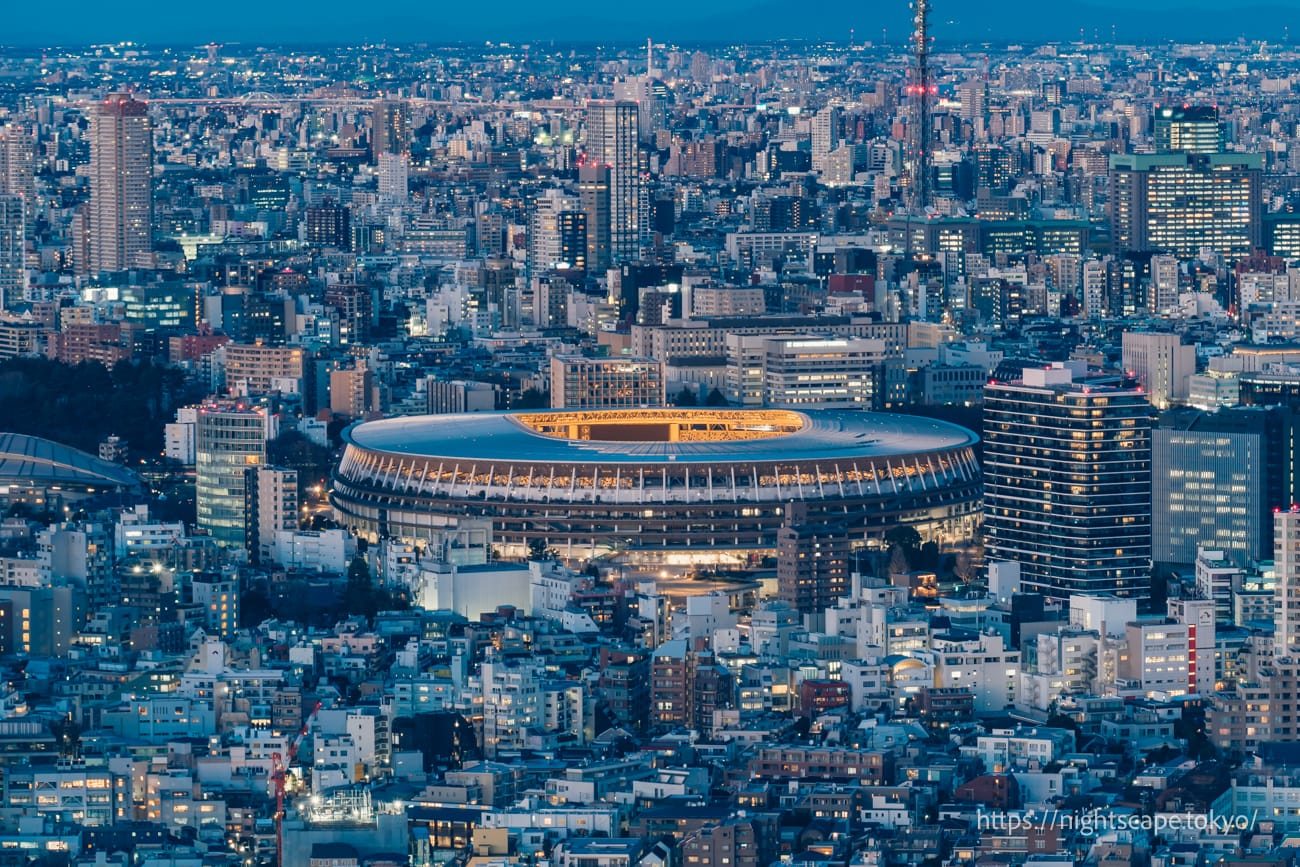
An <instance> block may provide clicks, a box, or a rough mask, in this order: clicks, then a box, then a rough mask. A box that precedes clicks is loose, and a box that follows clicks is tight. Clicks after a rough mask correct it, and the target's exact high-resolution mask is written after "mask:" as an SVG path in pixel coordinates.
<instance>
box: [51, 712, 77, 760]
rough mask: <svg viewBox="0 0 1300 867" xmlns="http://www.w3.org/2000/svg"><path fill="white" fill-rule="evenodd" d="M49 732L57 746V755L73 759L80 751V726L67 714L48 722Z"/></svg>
mask: <svg viewBox="0 0 1300 867" xmlns="http://www.w3.org/2000/svg"><path fill="white" fill-rule="evenodd" d="M50 733H51V734H52V735H54V741H55V743H56V744H58V747H59V756H60V757H62V758H65V759H75V758H77V756H78V754H79V753H80V752H81V726H80V725H78V724H77V721H76V720H74V719H73V718H72V714H68V715H67V716H65V717H63V718H62V719H56V720H54V721H53V722H51V723H50Z"/></svg>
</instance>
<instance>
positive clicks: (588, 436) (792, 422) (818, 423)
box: [344, 409, 977, 464]
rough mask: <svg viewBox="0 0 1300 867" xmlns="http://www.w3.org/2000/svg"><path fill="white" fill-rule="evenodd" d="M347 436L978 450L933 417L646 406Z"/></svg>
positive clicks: (448, 442) (509, 453)
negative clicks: (970, 447) (972, 448)
mask: <svg viewBox="0 0 1300 867" xmlns="http://www.w3.org/2000/svg"><path fill="white" fill-rule="evenodd" d="M344 439H345V440H346V441H347V442H348V443H350V444H352V445H354V446H356V447H358V448H361V449H364V450H366V451H370V452H379V453H384V454H389V455H398V456H405V457H409V458H426V457H438V458H445V459H448V460H464V461H511V460H513V461H519V462H532V461H537V462H542V463H583V464H619V463H633V464H650V463H719V462H733V461H736V462H745V461H758V462H766V461H808V460H822V461H824V460H837V459H845V458H887V457H892V456H901V455H913V454H917V453H925V452H932V451H938V450H946V449H954V448H960V447H962V446H970V445H974V444H975V442H976V441H977V437H976V436H975V434H973V433H971V432H970V431H968V430H966V429H965V428H962V427H958V426H957V425H953V424H948V423H946V422H942V421H935V420H933V419H926V418H918V417H916V416H906V415H894V414H886V413H871V412H861V411H851V410H810V411H806V412H794V411H790V410H734V409H733V410H708V409H649V410H591V411H583V410H577V411H553V412H547V411H543V412H535V413H522V412H520V413H482V414H480V413H473V414H459V415H432V416H417V417H407V418H394V419H384V420H382V421H373V422H366V423H363V424H359V425H355V426H353V427H352V428H350V429H348V430H347V431H346V432H345V433H344Z"/></svg>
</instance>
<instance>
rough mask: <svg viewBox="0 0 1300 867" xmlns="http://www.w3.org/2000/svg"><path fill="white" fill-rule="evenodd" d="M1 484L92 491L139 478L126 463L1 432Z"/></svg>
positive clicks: (133, 485) (120, 487) (123, 485)
mask: <svg viewBox="0 0 1300 867" xmlns="http://www.w3.org/2000/svg"><path fill="white" fill-rule="evenodd" d="M0 487H3V488H10V487H17V488H25V487H34V488H50V489H54V488H57V489H59V490H60V491H61V492H63V493H64V494H69V495H92V494H96V493H102V492H105V491H116V490H124V489H134V488H138V487H140V479H139V478H138V477H137V476H136V475H135V474H134V473H132V472H131V471H130V470H128V469H126V468H125V467H121V466H118V465H117V464H114V463H109V462H108V461H103V460H100V459H99V458H97V457H95V456H94V455H92V454H88V453H86V452H83V451H80V450H78V449H74V448H69V447H68V446H65V445H61V444H59V443H56V442H54V441H52V440H47V439H42V438H40V437H34V436H28V435H27V434H18V433H0Z"/></svg>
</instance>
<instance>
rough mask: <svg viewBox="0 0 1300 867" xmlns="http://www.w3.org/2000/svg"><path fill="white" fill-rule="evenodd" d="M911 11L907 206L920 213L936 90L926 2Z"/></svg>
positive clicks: (926, 198)
mask: <svg viewBox="0 0 1300 867" xmlns="http://www.w3.org/2000/svg"><path fill="white" fill-rule="evenodd" d="M912 12H913V15H912V24H913V28H912V51H913V54H912V75H911V81H910V82H909V83H908V85H907V94H908V96H909V97H911V100H912V118H911V120H912V125H911V129H910V130H909V135H908V138H909V145H910V148H909V149H910V151H911V153H910V154H909V157H910V160H909V165H908V172H907V173H908V182H909V186H910V193H911V196H910V200H909V202H908V204H909V205H910V206H911V211H912V212H913V213H921V212H922V211H924V210H925V208H926V206H928V205H929V204H930V136H931V130H930V123H931V121H930V102H931V100H932V99H933V98H934V96H935V94H936V93H937V92H938V88H936V87H935V86H934V84H932V83H931V81H930V0H913V3H912Z"/></svg>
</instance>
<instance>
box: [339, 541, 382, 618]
mask: <svg viewBox="0 0 1300 867" xmlns="http://www.w3.org/2000/svg"><path fill="white" fill-rule="evenodd" d="M343 601H344V608H345V609H346V611H347V613H348V614H360V615H362V616H363V617H365V618H366V619H367V620H370V619H373V618H374V616H375V612H376V611H378V609H379V600H378V598H377V597H376V594H375V585H374V581H373V579H372V578H371V576H370V566H369V565H367V563H366V561H365V559H364V558H362V557H353V558H352V562H351V563H349V564H348V583H347V589H346V590H344V594H343Z"/></svg>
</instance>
